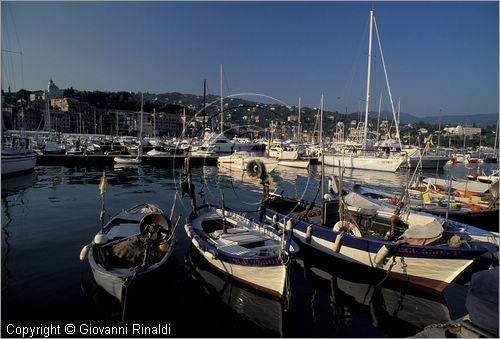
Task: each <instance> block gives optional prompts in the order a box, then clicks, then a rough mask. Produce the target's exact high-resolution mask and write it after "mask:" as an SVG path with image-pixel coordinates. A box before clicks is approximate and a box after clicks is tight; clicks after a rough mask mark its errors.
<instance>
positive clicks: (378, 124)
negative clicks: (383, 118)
mask: <svg viewBox="0 0 500 339" xmlns="http://www.w3.org/2000/svg"><path fill="white" fill-rule="evenodd" d="M381 108H382V91H380V99H379V100H378V115H377V138H379V139H380V136H379V134H378V133H379V126H380V109H381Z"/></svg>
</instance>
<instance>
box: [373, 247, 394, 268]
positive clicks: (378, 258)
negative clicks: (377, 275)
mask: <svg viewBox="0 0 500 339" xmlns="http://www.w3.org/2000/svg"><path fill="white" fill-rule="evenodd" d="M389 252H390V250H389V248H388V247H387V246H386V245H384V246H382V247H380V249H379V250H378V252H377V254H376V255H375V264H376V265H377V266H380V265H383V263H384V259H385V258H386V257H387V255H389Z"/></svg>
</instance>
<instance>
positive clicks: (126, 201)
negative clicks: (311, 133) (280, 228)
mask: <svg viewBox="0 0 500 339" xmlns="http://www.w3.org/2000/svg"><path fill="white" fill-rule="evenodd" d="M495 167H496V168H498V166H497V165H496V164H494V165H491V166H489V167H488V164H484V165H483V167H482V168H483V169H484V171H485V172H489V171H490V169H493V168H495ZM103 170H105V173H106V178H107V180H108V189H107V192H106V193H105V203H104V206H105V213H106V216H112V215H115V214H117V213H118V212H119V211H121V210H122V209H124V208H127V207H130V206H133V205H135V204H138V203H142V202H151V203H154V204H157V205H158V206H159V207H160V208H162V209H164V210H165V211H166V212H170V208H171V206H172V202H173V199H174V198H173V197H174V194H175V193H176V192H177V194H179V196H178V198H177V208H176V213H178V214H182V220H183V221H184V219H185V217H187V216H188V214H189V213H190V211H191V200H190V198H189V197H188V196H187V195H184V196H182V192H181V185H180V175H181V173H182V168H159V167H154V166H144V165H143V166H140V165H132V166H130V165H125V166H117V165H115V166H105V167H102V166H93V167H60V166H37V167H36V168H35V171H34V172H31V173H28V174H23V175H19V176H16V177H13V178H8V179H2V189H1V191H2V218H1V221H2V318H3V319H2V336H4V337H5V336H12V335H9V334H8V333H7V328H6V326H7V325H8V324H13V325H14V326H23V325H26V326H28V325H31V326H32V325H37V326H38V325H56V324H60V325H61V326H65V325H67V324H74V325H75V326H76V327H77V328H80V327H79V326H81V324H85V326H86V327H84V329H85V328H86V329H90V330H89V331H93V330H92V329H96V328H102V326H111V325H120V324H122V322H123V323H124V324H128V325H127V326H131V324H143V325H144V326H146V325H148V326H149V325H150V326H159V325H162V326H163V325H165V324H168V326H169V335H168V336H180V337H279V336H285V337H387V336H388V337H405V336H410V335H414V334H416V333H417V332H419V331H420V330H421V329H422V328H423V327H425V326H426V325H429V324H433V323H443V322H446V321H448V320H450V319H456V318H459V317H461V316H463V315H465V314H466V313H467V310H466V308H465V296H466V293H467V286H466V285H465V284H464V283H466V281H459V282H457V283H454V284H451V285H450V286H449V287H448V288H447V289H446V290H445V291H444V292H443V293H442V294H436V293H429V292H425V291H418V290H414V289H413V288H411V287H409V286H406V285H405V284H404V283H401V282H395V281H392V280H391V279H385V278H386V277H385V275H384V274H382V275H380V274H376V273H374V272H371V271H368V270H366V269H362V268H359V267H357V266H353V265H348V264H345V263H342V262H338V261H336V260H333V259H332V258H328V257H325V256H322V255H319V254H317V253H315V252H312V251H310V250H307V249H305V248H304V247H301V251H300V252H299V253H298V254H297V255H296V256H295V258H294V259H293V261H292V264H291V267H290V283H289V289H290V297H289V299H288V300H285V301H283V302H279V301H276V300H273V299H270V298H268V297H266V296H265V295H262V294H260V293H258V292H256V291H253V290H251V289H248V288H246V287H244V286H241V285H240V284H238V283H235V282H233V281H231V280H229V279H228V278H227V277H225V276H222V275H220V274H219V273H218V272H216V271H214V270H213V269H212V268H210V267H208V265H207V264H206V262H205V261H204V260H203V258H201V257H200V256H199V254H197V252H196V251H194V250H193V248H192V246H191V245H190V243H189V241H188V238H187V236H186V235H185V233H184V229H183V227H182V225H183V221H182V222H181V225H180V227H178V229H177V232H176V235H177V244H176V245H175V249H174V253H173V257H172V258H171V259H172V260H170V262H169V263H168V265H167V267H166V268H165V269H164V270H162V271H161V272H159V273H158V274H156V275H154V276H153V277H151V278H150V279H147V280H141V281H140V282H138V283H137V284H134V283H133V284H131V286H130V287H129V290H128V293H127V300H126V304H125V309H124V307H123V305H120V304H119V303H118V301H116V300H115V299H113V298H112V297H111V296H109V295H107V294H106V293H105V292H104V291H103V290H102V289H100V288H99V287H98V286H96V284H95V282H94V281H93V278H92V274H91V272H90V268H89V265H88V262H87V261H86V260H85V261H83V262H80V260H79V253H80V250H81V248H82V247H83V246H84V245H85V244H88V243H89V242H90V241H91V240H92V238H93V236H94V234H95V233H96V232H97V231H98V230H99V228H100V227H101V224H100V220H99V214H100V201H99V190H98V184H99V180H100V178H101V176H102V173H103ZM191 171H192V178H193V181H194V185H195V189H194V191H195V197H196V203H197V204H198V205H199V204H202V203H213V204H218V203H219V202H220V193H221V191H223V192H224V196H225V205H226V206H227V207H230V208H234V209H236V210H241V211H247V212H248V213H249V214H250V215H254V216H255V218H257V216H258V213H257V210H258V208H259V206H260V201H261V200H260V199H261V197H262V187H261V186H260V185H259V183H258V182H255V181H252V180H247V179H246V178H244V177H242V175H231V174H229V173H227V172H226V171H222V170H220V169H218V168H217V167H215V166H204V167H193V168H192V170H191ZM450 171H451V172H450ZM468 172H471V173H475V168H466V167H464V166H463V165H460V166H455V167H453V168H451V169H450V170H446V171H442V170H441V171H440V172H438V173H437V174H438V175H439V176H441V177H442V178H446V177H447V176H448V175H449V174H450V173H451V174H452V175H454V176H455V177H464V176H465V174H467V173H468ZM326 173H327V175H337V174H338V169H336V168H335V169H334V168H331V167H326ZM427 174H428V175H433V176H435V175H436V171H433V172H429V173H427ZM270 175H271V178H270V189H271V191H272V192H276V193H282V192H283V193H284V194H285V195H287V196H290V197H297V198H303V199H307V200H316V201H317V202H320V199H321V185H320V180H319V179H320V166H319V165H315V166H311V168H310V169H309V170H300V169H292V168H281V167H278V168H277V169H275V170H274V171H273V172H272V173H271V174H270ZM409 175H411V174H407V173H406V172H403V171H401V172H397V173H378V172H370V171H345V172H344V179H345V184H346V187H347V188H348V187H349V186H350V185H352V184H353V183H360V184H366V185H370V186H372V187H376V188H378V189H382V190H388V191H391V192H399V191H400V187H401V185H402V184H404V183H406V181H407V180H408V178H409ZM11 328H12V327H11ZM95 331H97V330H95ZM78 334H79V335H78ZM127 335H128V336H130V335H131V332H130V331H129V332H128V333H127ZM142 335H144V336H146V337H154V336H153V335H151V334H149V335H148V334H144V333H143V334H142ZM56 336H57V335H56ZM61 336H66V335H65V334H64V333H61ZM75 336H78V337H84V336H93V337H99V336H101V337H104V336H107V335H99V333H96V332H89V333H81V332H80V333H78V332H77V333H76V335H75ZM117 336H118V337H122V336H123V335H117ZM134 336H141V333H135V334H134Z"/></svg>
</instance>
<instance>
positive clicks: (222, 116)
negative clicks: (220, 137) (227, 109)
mask: <svg viewBox="0 0 500 339" xmlns="http://www.w3.org/2000/svg"><path fill="white" fill-rule="evenodd" d="M223 110H224V103H223V101H222V64H220V132H221V133H222V132H223V131H224V114H223V113H222V111H223Z"/></svg>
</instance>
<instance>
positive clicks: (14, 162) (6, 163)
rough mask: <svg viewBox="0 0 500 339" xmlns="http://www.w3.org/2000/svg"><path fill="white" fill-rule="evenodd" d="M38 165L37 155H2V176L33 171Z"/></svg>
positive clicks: (29, 153)
mask: <svg viewBox="0 0 500 339" xmlns="http://www.w3.org/2000/svg"><path fill="white" fill-rule="evenodd" d="M35 165H36V153H34V152H27V153H19V154H16V153H13V154H5V153H2V175H12V174H15V173H21V172H25V171H29V170H32V169H33V168H35Z"/></svg>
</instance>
